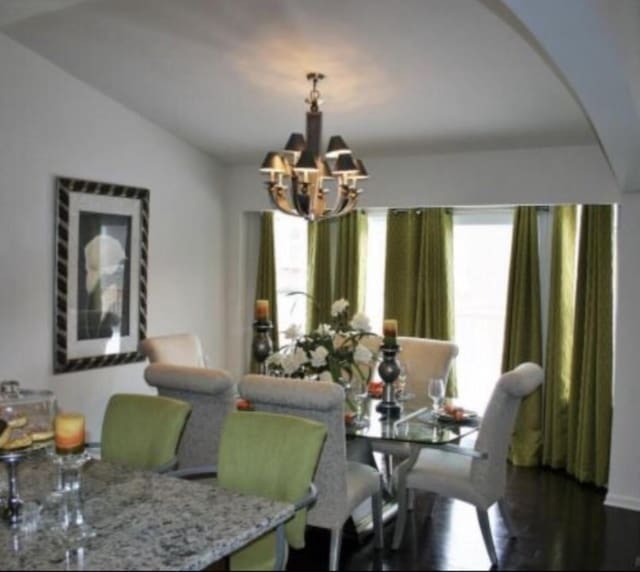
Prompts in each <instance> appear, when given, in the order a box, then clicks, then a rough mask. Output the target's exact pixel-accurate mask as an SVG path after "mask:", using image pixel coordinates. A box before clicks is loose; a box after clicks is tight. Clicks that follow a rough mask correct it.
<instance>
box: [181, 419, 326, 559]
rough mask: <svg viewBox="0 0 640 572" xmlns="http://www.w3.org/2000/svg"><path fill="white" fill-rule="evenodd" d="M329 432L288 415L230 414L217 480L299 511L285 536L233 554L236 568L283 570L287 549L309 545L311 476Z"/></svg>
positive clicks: (263, 539)
mask: <svg viewBox="0 0 640 572" xmlns="http://www.w3.org/2000/svg"><path fill="white" fill-rule="evenodd" d="M326 434H327V429H326V427H325V425H324V424H322V423H318V422H316V421H311V420H308V419H302V418H299V417H292V416H289V415H278V414H274V413H261V412H255V411H234V412H232V413H230V414H229V415H228V416H227V418H226V420H225V423H224V426H223V429H222V437H221V440H220V449H219V453H218V468H217V469H218V470H217V474H218V483H219V484H220V485H221V486H223V487H224V488H227V489H229V490H233V491H236V492H240V493H245V494H250V495H256V496H261V497H265V498H270V499H274V500H278V501H283V502H288V503H293V504H294V505H295V507H296V510H297V513H296V515H295V516H294V517H293V518H292V519H291V520H290V521H289V522H287V523H286V524H285V525H284V534H282V533H281V530H278V531H276V532H271V533H269V534H266V535H264V536H262V537H260V538H258V539H257V540H255V541H253V542H252V543H251V544H249V545H248V546H246V547H245V548H242V549H241V550H239V551H237V552H235V553H234V554H232V555H231V557H230V559H229V565H230V569H231V570H282V569H284V567H285V565H286V561H287V555H288V547H289V546H291V547H292V548H296V549H299V548H303V547H304V535H305V527H306V521H307V519H306V517H307V514H306V513H307V507H308V506H309V505H310V504H311V503H312V502H313V501H315V497H316V493H315V489H314V487H313V485H312V480H313V476H314V474H315V471H316V466H317V464H318V459H319V458H320V453H321V451H322V447H323V444H324V441H325V437H326ZM205 470H207V469H205ZM173 474H175V475H176V476H182V477H187V478H192V477H197V476H204V475H205V472H204V471H198V470H197V469H185V470H183V471H176V472H175V473H173ZM310 491H311V492H310Z"/></svg>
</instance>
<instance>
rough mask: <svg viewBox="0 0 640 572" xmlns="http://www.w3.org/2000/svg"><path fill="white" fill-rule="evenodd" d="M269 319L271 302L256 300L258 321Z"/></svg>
mask: <svg viewBox="0 0 640 572" xmlns="http://www.w3.org/2000/svg"><path fill="white" fill-rule="evenodd" d="M268 319H269V300H256V320H268Z"/></svg>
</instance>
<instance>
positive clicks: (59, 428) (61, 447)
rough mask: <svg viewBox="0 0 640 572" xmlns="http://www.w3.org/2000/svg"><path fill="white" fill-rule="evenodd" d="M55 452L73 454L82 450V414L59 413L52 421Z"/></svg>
mask: <svg viewBox="0 0 640 572" xmlns="http://www.w3.org/2000/svg"><path fill="white" fill-rule="evenodd" d="M54 432H55V440H56V453H58V454H59V455H73V454H77V453H82V451H84V415H81V414H80V413H61V414H59V415H56V418H55V421H54Z"/></svg>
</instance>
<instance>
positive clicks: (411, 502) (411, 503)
mask: <svg viewBox="0 0 640 572" xmlns="http://www.w3.org/2000/svg"><path fill="white" fill-rule="evenodd" d="M415 504H416V491H415V489H409V496H408V497H407V510H409V511H413V509H414V508H415Z"/></svg>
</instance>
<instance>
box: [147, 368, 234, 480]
mask: <svg viewBox="0 0 640 572" xmlns="http://www.w3.org/2000/svg"><path fill="white" fill-rule="evenodd" d="M144 378H145V380H146V381H147V383H148V384H149V385H151V386H153V387H155V388H156V389H157V390H158V395H161V396H163V397H170V398H172V399H179V400H182V401H186V402H187V403H189V405H191V415H190V416H189V419H188V420H187V424H186V426H185V429H184V434H183V435H182V439H181V440H180V445H179V446H178V463H179V465H180V468H181V469H185V468H188V467H200V466H203V465H216V464H217V462H218V447H219V443H220V435H221V434H222V424H223V422H224V419H225V417H226V416H227V414H228V413H230V412H231V411H233V410H234V409H235V403H236V397H235V384H234V382H233V380H232V378H231V374H230V373H229V372H227V371H224V370H220V369H213V368H201V367H185V366H180V365H170V364H166V363H152V364H150V365H148V366H147V367H146V369H145V370H144Z"/></svg>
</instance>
